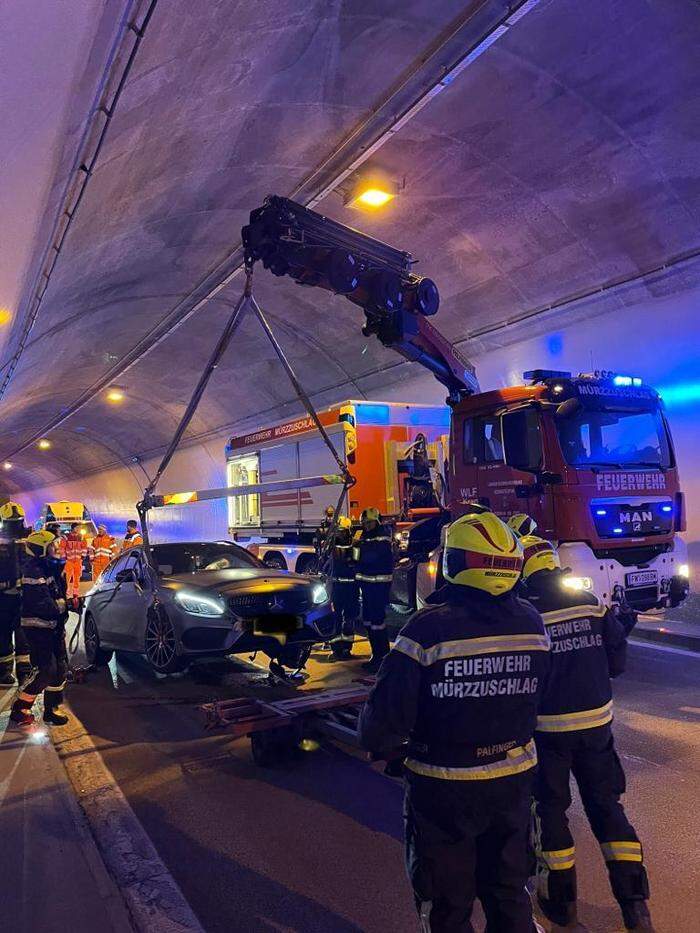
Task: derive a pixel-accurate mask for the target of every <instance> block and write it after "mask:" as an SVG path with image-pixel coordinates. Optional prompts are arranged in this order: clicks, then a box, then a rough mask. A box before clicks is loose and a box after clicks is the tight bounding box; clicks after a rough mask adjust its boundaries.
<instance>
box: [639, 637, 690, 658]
mask: <svg viewBox="0 0 700 933" xmlns="http://www.w3.org/2000/svg"><path fill="white" fill-rule="evenodd" d="M629 643H630V644H631V645H635V646H636V647H638V648H651V650H652V651H666V652H667V653H668V654H682V655H684V656H685V657H686V658H695V659H696V660H700V651H689V650H688V649H687V648H673V647H671V645H660V644H659V643H658V642H655V641H643V640H642V639H639V638H630V639H629Z"/></svg>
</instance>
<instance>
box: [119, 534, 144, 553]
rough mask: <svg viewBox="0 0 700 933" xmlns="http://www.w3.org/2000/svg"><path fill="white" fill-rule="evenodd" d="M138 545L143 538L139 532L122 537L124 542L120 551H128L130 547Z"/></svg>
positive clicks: (141, 542)
mask: <svg viewBox="0 0 700 933" xmlns="http://www.w3.org/2000/svg"><path fill="white" fill-rule="evenodd" d="M139 544H143V538H142V537H141V534H140V532H138V531H135V532H134V533H133V534H130V535H124V540H123V541H122V551H128V549H129V548H130V547H137V546H138V545H139Z"/></svg>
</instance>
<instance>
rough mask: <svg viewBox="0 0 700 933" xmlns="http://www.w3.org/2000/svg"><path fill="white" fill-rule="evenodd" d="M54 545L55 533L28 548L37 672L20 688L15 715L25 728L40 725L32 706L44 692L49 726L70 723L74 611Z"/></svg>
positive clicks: (26, 583) (25, 619) (32, 538)
mask: <svg viewBox="0 0 700 933" xmlns="http://www.w3.org/2000/svg"><path fill="white" fill-rule="evenodd" d="M53 542H54V536H53V535H52V534H51V532H50V531H35V532H32V534H30V535H28V536H27V538H26V540H25V543H24V547H25V551H26V553H27V556H28V560H25V562H24V566H23V568H22V628H23V629H24V633H25V635H26V637H27V641H28V642H29V653H30V656H31V661H32V667H33V668H35V670H34V673H33V674H32V676H30V678H29V680H27V682H26V683H24V684H23V685H22V686H21V687H20V690H19V692H18V693H17V696H16V698H15V701H14V703H13V705H12V712H11V713H10V719H11V720H12V721H13V722H16V723H19V724H20V725H24V726H28V725H32V723H33V722H34V716H33V714H32V706H33V704H34V701H35V700H36V698H37V697H38V696H39V694H40V693H42V692H43V694H44V722H46V723H49V724H51V725H54V726H63V725H65V724H66V723H67V722H68V717H67V716H65V715H64V713H63V712H62V711H61V709H60V704H61V703H62V701H63V690H64V689H65V686H66V672H67V670H68V656H67V654H66V619H67V618H68V612H67V609H66V599H65V591H64V590H62V587H61V584H60V583H59V582H58V580H57V579H56V577H55V576H54V574H55V568H54V566H53V559H54V552H53Z"/></svg>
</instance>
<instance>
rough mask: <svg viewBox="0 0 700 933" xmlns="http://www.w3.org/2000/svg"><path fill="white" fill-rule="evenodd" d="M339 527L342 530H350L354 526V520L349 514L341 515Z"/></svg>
mask: <svg viewBox="0 0 700 933" xmlns="http://www.w3.org/2000/svg"><path fill="white" fill-rule="evenodd" d="M338 528H340V530H341V531H349V530H350V529H351V528H352V520H351V519H349V518H348V517H347V515H341V516H340V518H339V519H338Z"/></svg>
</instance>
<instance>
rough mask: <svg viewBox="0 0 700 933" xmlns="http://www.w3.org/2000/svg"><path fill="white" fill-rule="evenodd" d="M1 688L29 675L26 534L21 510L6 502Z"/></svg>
mask: <svg viewBox="0 0 700 933" xmlns="http://www.w3.org/2000/svg"><path fill="white" fill-rule="evenodd" d="M0 522H2V524H1V525H0V687H14V686H15V678H14V676H13V672H15V671H16V674H17V680H18V681H19V682H20V683H22V681H23V680H24V679H25V678H26V677H28V676H29V674H30V673H31V669H32V665H31V662H30V660H29V645H28V644H27V639H26V637H25V635H24V632H23V631H22V625H21V615H22V590H21V576H22V572H21V569H20V548H21V545H22V542H21V539H22V538H23V537H25V535H26V534H27V528H26V526H25V524H24V509H23V508H22V506H21V505H19V504H18V503H17V502H10V501H9V500H6V501H5V502H3V504H2V505H1V506H0Z"/></svg>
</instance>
